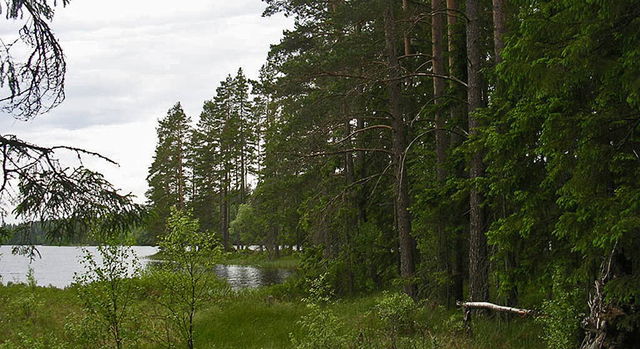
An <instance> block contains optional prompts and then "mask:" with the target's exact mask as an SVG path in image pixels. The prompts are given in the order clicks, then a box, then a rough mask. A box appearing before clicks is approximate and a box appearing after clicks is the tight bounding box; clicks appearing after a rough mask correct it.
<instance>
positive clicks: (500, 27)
mask: <svg viewBox="0 0 640 349" xmlns="http://www.w3.org/2000/svg"><path fill="white" fill-rule="evenodd" d="M504 11H505V9H504V0H493V48H494V52H495V55H496V56H495V62H496V64H498V63H500V62H502V50H503V49H504V33H505V32H506V26H505V13H504Z"/></svg>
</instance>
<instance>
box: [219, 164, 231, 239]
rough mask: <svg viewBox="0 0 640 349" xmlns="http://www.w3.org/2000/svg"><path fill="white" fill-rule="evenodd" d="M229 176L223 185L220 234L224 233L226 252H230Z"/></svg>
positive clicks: (226, 176)
mask: <svg viewBox="0 0 640 349" xmlns="http://www.w3.org/2000/svg"><path fill="white" fill-rule="evenodd" d="M228 178H229V174H228V173H226V174H225V179H224V183H223V184H222V195H221V196H220V199H221V202H220V232H221V233H222V243H223V245H224V249H225V251H229V250H230V249H229V202H228V201H229V199H228V187H227V185H228V184H227V180H228Z"/></svg>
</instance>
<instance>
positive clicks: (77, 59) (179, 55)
mask: <svg viewBox="0 0 640 349" xmlns="http://www.w3.org/2000/svg"><path fill="white" fill-rule="evenodd" d="M264 7H265V5H264V4H263V3H262V2H260V1H259V0H235V1H232V2H230V1H221V0H218V1H210V0H182V1H179V2H176V1H159V0H136V1H130V0H111V1H101V0H74V1H72V2H71V4H70V5H69V6H67V7H66V8H58V9H57V12H56V17H55V19H54V23H53V24H52V26H53V28H54V30H55V32H56V34H57V36H58V37H59V38H60V41H61V44H62V46H63V49H64V50H65V55H66V57H67V63H68V74H67V83H66V86H67V88H66V93H67V98H66V100H65V102H64V103H63V104H62V105H61V106H59V107H58V108H56V109H55V110H53V111H52V112H50V113H49V114H48V115H43V116H40V117H38V118H36V119H35V120H33V121H31V122H28V123H23V122H20V121H15V120H13V119H12V118H11V117H9V116H6V115H5V116H2V117H0V129H1V130H2V133H3V134H6V133H10V134H16V135H18V136H19V137H20V138H23V139H25V140H28V141H30V142H33V143H38V144H48V145H52V144H66V145H73V146H78V147H83V148H86V149H89V150H92V151H98V152H100V153H102V154H104V155H105V156H108V157H110V158H112V159H114V160H116V161H117V162H119V163H120V167H114V166H110V165H107V164H105V163H102V162H99V161H95V160H90V161H89V162H88V163H87V164H88V165H90V166H92V167H93V168H95V169H97V170H100V171H102V172H103V173H104V174H105V176H106V177H107V178H108V179H109V180H110V181H112V182H113V183H114V184H115V185H116V186H118V187H120V188H122V189H123V191H125V192H133V193H134V194H135V195H137V196H138V197H139V201H143V200H144V192H145V191H146V181H145V177H146V175H147V168H148V166H149V165H150V163H151V157H152V155H153V149H154V147H155V141H156V140H155V126H156V121H157V119H158V118H160V117H162V116H164V115H165V114H166V112H167V110H168V109H169V108H170V107H171V106H172V105H173V104H174V103H175V102H177V101H180V102H181V103H182V105H183V107H184V109H185V111H186V112H187V114H188V115H190V116H191V117H192V119H194V120H195V119H196V118H197V116H198V114H199V112H200V109H201V106H202V103H203V101H204V100H206V99H209V98H211V96H212V95H213V93H214V91H215V88H216V87H217V85H218V82H219V81H220V80H223V79H224V78H225V77H226V75H227V74H235V72H236V71H237V69H238V68H239V67H242V68H243V69H244V70H245V72H246V73H247V74H248V75H249V76H250V77H251V76H253V77H255V76H256V75H257V72H258V69H259V68H260V66H261V65H262V64H263V63H264V60H265V59H266V55H267V52H268V49H269V45H270V44H274V43H276V42H277V41H278V40H279V38H280V35H281V33H282V31H283V30H284V29H285V28H289V27H291V21H290V20H289V19H285V18H284V17H271V18H263V17H261V13H262V11H263V9H264ZM10 26H11V25H10V24H9V25H7V26H3V27H2V28H0V35H6V33H8V32H9V31H8V30H7V28H9V27H10Z"/></svg>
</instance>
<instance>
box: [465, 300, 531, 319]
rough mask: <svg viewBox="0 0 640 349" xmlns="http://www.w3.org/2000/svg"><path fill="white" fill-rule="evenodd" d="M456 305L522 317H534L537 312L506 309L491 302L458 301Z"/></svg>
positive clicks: (466, 308)
mask: <svg viewBox="0 0 640 349" xmlns="http://www.w3.org/2000/svg"><path fill="white" fill-rule="evenodd" d="M456 305H457V306H459V307H462V308H463V309H465V310H469V309H488V310H493V311H499V312H506V313H513V314H518V315H521V316H528V315H533V314H534V313H535V312H534V311H533V310H530V309H520V308H513V307H505V306H503V305H497V304H493V303H489V302H460V301H457V302H456Z"/></svg>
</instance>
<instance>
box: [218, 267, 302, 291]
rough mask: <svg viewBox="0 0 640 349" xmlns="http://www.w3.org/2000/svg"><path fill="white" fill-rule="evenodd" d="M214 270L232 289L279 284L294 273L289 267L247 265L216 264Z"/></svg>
mask: <svg viewBox="0 0 640 349" xmlns="http://www.w3.org/2000/svg"><path fill="white" fill-rule="evenodd" d="M215 272H216V275H218V277H220V278H221V279H225V280H227V282H228V283H229V285H230V286H231V288H232V289H234V290H238V289H242V288H255V287H260V286H269V285H275V284H279V283H282V282H284V280H285V279H286V278H288V277H289V276H291V275H292V274H293V273H294V271H293V270H291V269H279V268H256V267H253V266H247V265H216V267H215Z"/></svg>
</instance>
